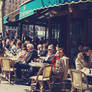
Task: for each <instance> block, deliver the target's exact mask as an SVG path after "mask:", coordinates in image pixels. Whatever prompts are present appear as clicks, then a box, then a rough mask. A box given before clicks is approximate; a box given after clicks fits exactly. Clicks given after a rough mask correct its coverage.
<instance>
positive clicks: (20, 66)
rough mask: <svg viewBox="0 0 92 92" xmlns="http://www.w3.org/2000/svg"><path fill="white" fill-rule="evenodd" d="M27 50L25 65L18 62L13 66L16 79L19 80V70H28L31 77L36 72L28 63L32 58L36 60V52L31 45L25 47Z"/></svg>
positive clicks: (20, 73)
mask: <svg viewBox="0 0 92 92" xmlns="http://www.w3.org/2000/svg"><path fill="white" fill-rule="evenodd" d="M27 49H28V54H27V56H26V58H25V63H22V62H18V63H16V64H15V68H16V72H17V77H18V78H21V75H22V72H21V69H28V70H29V72H30V73H31V75H33V73H35V72H36V69H33V68H32V67H31V66H30V65H29V63H30V62H31V61H32V60H34V58H37V51H36V50H35V49H34V45H33V44H28V45H27Z"/></svg>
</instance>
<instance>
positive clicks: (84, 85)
mask: <svg viewBox="0 0 92 92" xmlns="http://www.w3.org/2000/svg"><path fill="white" fill-rule="evenodd" d="M70 75H71V80H72V88H71V92H75V91H74V90H75V89H76V90H78V91H80V92H84V91H85V90H90V88H89V86H88V79H87V76H86V74H85V73H83V72H81V71H79V70H70ZM83 79H84V81H85V82H83ZM85 92H86V91H85ZM87 92H91V91H87Z"/></svg>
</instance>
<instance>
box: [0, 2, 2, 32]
mask: <svg viewBox="0 0 92 92" xmlns="http://www.w3.org/2000/svg"><path fill="white" fill-rule="evenodd" d="M0 33H2V1H0Z"/></svg>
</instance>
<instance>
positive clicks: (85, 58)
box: [82, 47, 90, 62]
mask: <svg viewBox="0 0 92 92" xmlns="http://www.w3.org/2000/svg"><path fill="white" fill-rule="evenodd" d="M88 50H90V48H89V47H83V50H82V53H83V56H84V60H85V62H88V61H89V56H87V55H86V52H88Z"/></svg>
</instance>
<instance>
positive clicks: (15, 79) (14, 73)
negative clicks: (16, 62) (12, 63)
mask: <svg viewBox="0 0 92 92" xmlns="http://www.w3.org/2000/svg"><path fill="white" fill-rule="evenodd" d="M14 80H15V81H16V71H14Z"/></svg>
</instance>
